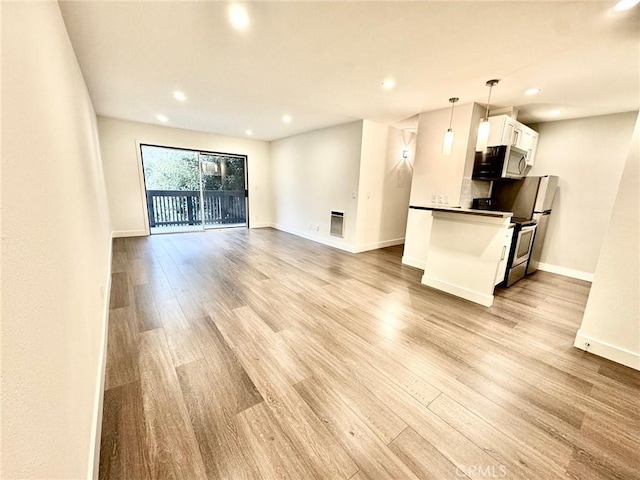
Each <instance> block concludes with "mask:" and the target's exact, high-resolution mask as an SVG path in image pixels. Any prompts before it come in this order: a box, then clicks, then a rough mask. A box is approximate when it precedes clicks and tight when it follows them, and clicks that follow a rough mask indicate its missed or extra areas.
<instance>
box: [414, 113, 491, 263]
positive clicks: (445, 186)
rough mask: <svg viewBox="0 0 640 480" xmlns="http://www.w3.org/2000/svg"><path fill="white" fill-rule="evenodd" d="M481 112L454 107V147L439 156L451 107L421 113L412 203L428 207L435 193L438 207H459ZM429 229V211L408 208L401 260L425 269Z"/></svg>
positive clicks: (468, 175) (469, 170)
mask: <svg viewBox="0 0 640 480" xmlns="http://www.w3.org/2000/svg"><path fill="white" fill-rule="evenodd" d="M481 113H482V112H481V107H480V106H479V105H478V104H475V103H467V104H465V105H459V106H456V107H455V111H454V116H453V123H452V129H453V132H454V137H453V138H454V140H453V148H452V152H451V155H450V156H448V157H445V156H443V155H442V141H443V137H444V133H445V132H446V131H447V128H448V127H449V119H450V116H451V108H443V109H440V110H434V111H431V112H424V113H421V114H420V118H419V122H418V138H417V145H416V154H415V162H414V165H413V179H412V182H411V197H410V201H409V203H410V204H411V205H415V206H429V205H431V204H432V203H431V200H432V195H436V198H440V197H441V198H442V200H443V205H441V206H447V205H448V206H460V202H461V193H462V187H463V180H464V178H465V176H467V177H470V173H471V167H470V166H469V165H470V164H469V161H470V158H471V159H472V158H473V150H474V147H475V138H476V131H475V130H476V129H477V124H478V121H479V118H480V116H481ZM474 127H475V129H474ZM470 155H471V157H470ZM430 231H431V213H430V212H428V211H423V210H415V209H409V214H408V220H407V230H406V235H405V246H404V253H403V259H402V261H403V263H405V264H407V265H411V266H414V267H417V268H424V262H425V260H426V252H427V244H428V242H429V235H430Z"/></svg>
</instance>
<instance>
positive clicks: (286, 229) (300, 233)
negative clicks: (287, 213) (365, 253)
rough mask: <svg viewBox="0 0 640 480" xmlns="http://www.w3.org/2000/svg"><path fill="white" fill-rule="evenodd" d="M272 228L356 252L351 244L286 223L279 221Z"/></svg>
mask: <svg viewBox="0 0 640 480" xmlns="http://www.w3.org/2000/svg"><path fill="white" fill-rule="evenodd" d="M271 228H275V229H276V230H280V231H282V232H286V233H290V234H292V235H295V236H297V237H302V238H306V239H307V240H311V241H313V242H317V243H322V244H323V245H328V246H329V247H333V248H337V249H339V250H344V251H346V252H349V253H356V251H355V248H353V247H351V246H349V245H345V244H342V243H338V242H335V241H333V240H330V239H328V238H325V237H321V236H319V235H311V234H308V233H307V232H304V231H302V230H296V229H293V228H289V227H285V226H284V225H278V224H277V223H272V224H271Z"/></svg>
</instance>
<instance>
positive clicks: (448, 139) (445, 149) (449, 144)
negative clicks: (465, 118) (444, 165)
mask: <svg viewBox="0 0 640 480" xmlns="http://www.w3.org/2000/svg"><path fill="white" fill-rule="evenodd" d="M458 100H460V99H459V98H458V97H452V98H450V99H449V102H450V103H451V117H450V118H449V128H448V129H447V131H446V132H445V134H444V139H443V141H442V155H444V156H445V157H449V156H450V155H451V149H452V148H453V130H452V129H451V123H452V122H453V107H454V106H455V104H456V102H457V101H458Z"/></svg>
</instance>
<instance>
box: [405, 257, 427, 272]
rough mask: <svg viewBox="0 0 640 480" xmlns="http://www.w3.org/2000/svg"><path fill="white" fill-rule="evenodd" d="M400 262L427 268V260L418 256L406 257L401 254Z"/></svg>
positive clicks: (421, 268) (422, 268)
mask: <svg viewBox="0 0 640 480" xmlns="http://www.w3.org/2000/svg"><path fill="white" fill-rule="evenodd" d="M402 263H404V264H405V265H409V266H410V267H414V268H419V269H420V270H424V269H425V268H427V261H426V260H420V259H419V258H414V257H407V256H406V255H403V256H402Z"/></svg>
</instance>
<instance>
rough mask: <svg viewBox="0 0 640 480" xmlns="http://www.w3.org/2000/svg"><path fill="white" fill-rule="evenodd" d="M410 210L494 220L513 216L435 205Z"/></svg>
mask: <svg viewBox="0 0 640 480" xmlns="http://www.w3.org/2000/svg"><path fill="white" fill-rule="evenodd" d="M409 208H414V209H416V210H433V211H436V212H451V213H461V214H464V215H480V216H482V217H494V218H509V217H512V216H513V213H512V212H498V211H495V210H477V209H473V208H462V207H438V206H435V205H430V206H421V205H409Z"/></svg>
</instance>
